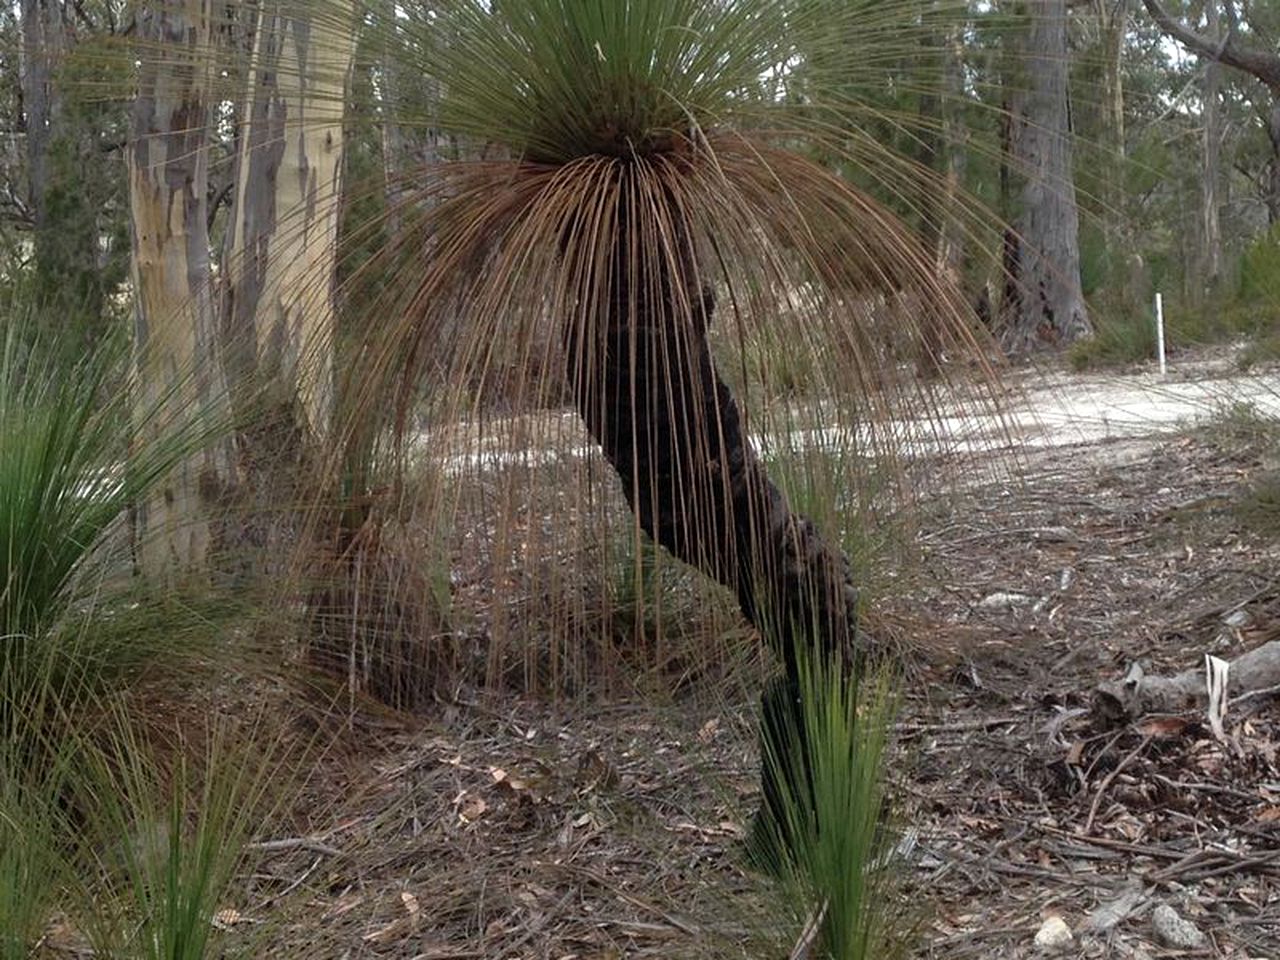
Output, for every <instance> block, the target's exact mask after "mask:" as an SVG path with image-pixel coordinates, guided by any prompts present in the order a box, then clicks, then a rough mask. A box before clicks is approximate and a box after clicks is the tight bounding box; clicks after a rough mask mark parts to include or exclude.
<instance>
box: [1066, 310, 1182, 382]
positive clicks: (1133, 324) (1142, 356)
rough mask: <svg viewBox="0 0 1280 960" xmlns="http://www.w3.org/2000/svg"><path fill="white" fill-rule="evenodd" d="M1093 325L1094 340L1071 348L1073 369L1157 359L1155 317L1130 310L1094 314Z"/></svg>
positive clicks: (1087, 368)
mask: <svg viewBox="0 0 1280 960" xmlns="http://www.w3.org/2000/svg"><path fill="white" fill-rule="evenodd" d="M1093 325H1094V335H1093V336H1092V337H1089V338H1088V339H1086V340H1079V341H1077V342H1076V343H1074V344H1072V346H1071V352H1070V354H1069V358H1070V361H1071V366H1072V368H1073V369H1075V370H1091V369H1096V368H1099V367H1118V366H1128V365H1129V364H1134V363H1142V362H1143V361H1146V360H1152V359H1154V358H1155V356H1156V328H1155V319H1154V318H1153V317H1151V316H1146V315H1143V314H1142V313H1140V312H1133V311H1127V310H1126V311H1115V312H1112V313H1095V314H1094V317H1093ZM1167 334H1168V331H1167V330H1166V335H1167ZM1166 349H1168V340H1166Z"/></svg>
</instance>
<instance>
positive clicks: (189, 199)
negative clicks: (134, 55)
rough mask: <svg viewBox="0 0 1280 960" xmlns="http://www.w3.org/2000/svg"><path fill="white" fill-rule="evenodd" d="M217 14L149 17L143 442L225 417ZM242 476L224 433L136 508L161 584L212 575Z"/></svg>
mask: <svg viewBox="0 0 1280 960" xmlns="http://www.w3.org/2000/svg"><path fill="white" fill-rule="evenodd" d="M211 18H212V7H211V5H210V3H209V0H162V2H158V3H155V4H153V5H151V6H149V7H147V8H144V9H143V10H142V11H141V13H140V18H139V31H140V34H141V35H142V37H143V38H144V40H145V41H146V42H147V43H149V44H151V45H153V46H154V48H155V50H156V52H155V54H154V55H152V56H149V57H147V58H146V59H145V60H144V61H143V62H142V66H141V72H140V76H139V87H138V96H137V99H136V100H135V102H134V105H133V115H132V123H131V130H130V137H129V143H128V148H127V151H126V158H127V164H128V173H129V199H130V207H131V213H132V230H133V236H132V241H133V243H132V252H133V284H134V291H135V304H134V316H135V327H134V329H135V335H134V362H135V370H136V375H137V381H138V389H139V392H140V396H139V403H138V423H137V431H138V435H139V440H140V442H142V443H147V442H155V441H156V440H157V439H159V438H161V437H164V436H165V435H166V434H167V433H170V432H171V431H173V430H174V429H178V430H185V429H190V424H192V423H193V422H194V423H209V422H213V421H215V420H218V419H225V417H226V405H227V393H226V383H225V380H224V379H223V376H222V362H221V357H220V355H219V349H218V338H217V336H216V324H215V315H214V306H213V300H212V296H211V290H210V282H211V274H210V266H209V231H208V225H207V215H208V201H207V196H208V172H209V171H208V164H209V140H208V130H209V111H210V102H209V81H210V76H209V73H210V69H211V68H210V65H209V59H208V46H209V43H210V42H211V22H212V20H211ZM232 482H233V469H232V457H231V450H230V446H229V444H228V443H225V442H219V441H216V440H215V441H214V442H211V443H210V444H208V445H207V446H205V447H204V448H203V449H201V450H200V451H199V452H197V453H195V454H193V455H192V456H190V457H188V458H187V459H185V460H184V461H183V462H181V463H180V464H179V465H178V466H177V467H176V468H175V469H174V470H173V472H172V473H171V474H170V475H169V476H168V478H166V480H165V482H164V483H163V484H162V485H160V487H159V488H158V489H156V490H155V491H154V492H153V493H152V494H151V495H150V496H148V497H147V498H146V499H145V500H143V501H142V502H140V503H138V504H137V505H136V507H135V536H136V555H137V558H138V562H139V565H140V567H141V570H142V572H143V573H144V575H146V576H147V577H148V578H149V579H151V580H152V581H153V582H157V583H174V582H179V581H185V580H190V579H193V578H200V577H204V576H206V575H207V573H208V570H209V562H210V554H211V552H212V551H213V550H214V549H216V547H217V540H218V530H217V527H216V524H217V519H216V516H215V508H216V507H217V506H218V505H219V504H220V503H221V502H222V499H223V497H224V495H225V493H226V490H227V488H228V487H229V486H230V484H231V483H232Z"/></svg>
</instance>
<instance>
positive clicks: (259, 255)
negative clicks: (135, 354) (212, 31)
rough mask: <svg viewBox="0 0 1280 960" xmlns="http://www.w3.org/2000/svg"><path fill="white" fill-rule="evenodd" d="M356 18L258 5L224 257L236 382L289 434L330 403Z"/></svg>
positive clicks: (304, 433)
mask: <svg viewBox="0 0 1280 960" xmlns="http://www.w3.org/2000/svg"><path fill="white" fill-rule="evenodd" d="M355 27H356V23H355V13H354V10H353V7H352V5H351V4H350V2H347V0H335V2H333V3H330V4H327V5H325V6H323V7H321V6H315V7H314V8H308V7H306V6H303V7H299V6H298V5H296V4H286V3H284V2H282V0H267V2H264V3H263V4H262V6H261V7H260V8H259V10H258V13H257V19H256V26H255V29H254V35H253V50H252V53H251V55H250V60H249V64H248V84H247V99H246V102H245V105H244V108H243V111H242V114H241V122H240V123H241V125H240V142H239V145H238V151H237V157H236V187H235V196H234V200H233V204H232V212H231V221H230V224H229V228H228V231H227V240H226V248H225V253H224V258H223V264H224V267H223V269H224V275H225V280H224V288H223V297H224V299H223V323H224V325H225V330H226V334H227V336H228V338H229V341H230V342H232V343H235V344H237V347H238V349H237V351H236V361H237V362H236V364H235V366H236V375H237V376H238V377H244V378H246V381H247V382H248V383H251V384H254V385H255V386H257V387H260V388H263V389H265V390H266V395H267V397H268V402H269V403H270V405H271V406H272V407H273V408H275V409H276V410H279V411H282V412H284V413H285V414H286V416H287V420H288V421H289V422H290V429H289V431H288V432H289V433H291V434H292V435H293V436H294V437H295V439H297V438H305V437H317V436H322V435H323V434H324V433H325V432H326V431H327V430H328V429H329V426H330V418H331V415H332V407H333V358H332V351H333V342H334V324H335V313H334V300H333V283H334V268H335V258H336V252H337V231H338V213H339V204H338V198H339V188H340V184H341V171H342V150H343V129H342V119H343V112H344V107H345V97H346V90H347V81H348V75H349V73H350V69H351V62H352V58H353V56H354V53H355Z"/></svg>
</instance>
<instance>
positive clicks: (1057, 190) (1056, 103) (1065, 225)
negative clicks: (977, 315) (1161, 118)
mask: <svg viewBox="0 0 1280 960" xmlns="http://www.w3.org/2000/svg"><path fill="white" fill-rule="evenodd" d="M1027 9H1028V28H1027V35H1026V42H1025V50H1024V56H1023V58H1022V63H1023V68H1024V70H1025V75H1026V78H1027V79H1026V93H1025V95H1024V96H1022V97H1021V98H1020V102H1019V108H1018V111H1017V113H1016V114H1015V115H1014V117H1013V118H1012V122H1013V124H1014V130H1013V136H1012V145H1013V150H1014V156H1015V158H1016V161H1017V169H1018V172H1019V173H1020V174H1021V175H1022V176H1023V177H1024V178H1025V184H1024V186H1023V189H1022V196H1021V210H1020V213H1019V216H1018V218H1017V220H1016V224H1015V226H1016V230H1015V231H1014V234H1013V236H1011V237H1007V238H1006V244H1008V243H1009V242H1012V243H1014V244H1016V250H1013V251H1006V269H1009V270H1011V271H1012V276H1011V277H1010V278H1009V283H1010V285H1011V286H1013V287H1015V288H1016V291H1017V295H1016V296H1012V297H1006V300H1005V303H1004V304H1003V305H1002V317H1001V320H1002V327H1003V339H1004V341H1005V345H1006V347H1007V348H1008V349H1010V350H1011V351H1013V352H1024V351H1027V350H1031V349H1034V348H1035V347H1038V346H1044V345H1061V344H1067V343H1070V342H1072V341H1074V340H1078V339H1080V338H1081V337H1086V336H1089V335H1090V334H1091V333H1092V332H1093V328H1092V326H1091V325H1090V323H1089V315H1088V311H1087V310H1086V308H1085V303H1084V294H1083V291H1082V289H1081V286H1080V242H1079V231H1080V224H1079V212H1078V210H1077V208H1076V192H1075V181H1074V179H1073V177H1074V174H1073V170H1072V150H1071V132H1070V126H1069V108H1068V102H1067V76H1068V73H1069V67H1070V61H1069V57H1068V50H1067V10H1066V3H1065V0H1031V2H1029V3H1028V4H1027Z"/></svg>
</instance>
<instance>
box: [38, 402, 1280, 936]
mask: <svg viewBox="0 0 1280 960" xmlns="http://www.w3.org/2000/svg"><path fill="white" fill-rule="evenodd" d="M1274 455H1275V454H1274V448H1273V447H1270V446H1269V444H1268V443H1263V442H1261V440H1260V438H1259V436H1258V435H1257V434H1256V433H1255V432H1253V430H1252V429H1251V422H1250V421H1248V420H1247V418H1246V417H1244V416H1242V415H1241V414H1240V413H1239V412H1238V411H1237V412H1236V413H1234V414H1232V413H1225V414H1223V415H1221V416H1220V417H1218V418H1216V419H1214V420H1212V421H1211V422H1210V423H1209V424H1207V425H1201V426H1189V427H1185V426H1184V427H1181V428H1179V429H1176V430H1172V431H1168V430H1166V431H1164V432H1161V433H1156V434H1151V435H1147V436H1118V437H1114V438H1112V439H1095V440H1093V441H1090V442H1088V443H1079V444H1067V445H1063V446H1051V447H1047V448H1044V449H1035V450H1029V451H1027V452H1025V453H1024V455H1023V456H1022V457H1021V458H1020V460H1019V469H1018V470H1017V471H1015V472H1014V473H1013V474H1011V475H1010V477H1007V478H1004V479H998V478H988V479H978V480H973V481H972V482H969V483H967V484H962V485H960V486H961V490H960V492H958V493H953V494H951V495H949V496H947V497H945V498H935V499H933V500H932V501H930V502H929V503H927V504H925V505H924V516H923V519H922V521H921V523H920V530H919V533H918V543H917V546H918V547H919V552H920V554H921V556H922V558H923V560H922V562H921V564H920V565H919V568H918V569H916V570H913V571H911V572H910V573H909V574H904V582H902V583H899V584H897V585H896V587H895V589H894V591H893V594H892V596H890V597H889V598H887V599H884V600H881V601H879V602H878V606H877V610H876V612H875V614H874V615H873V617H872V618H871V622H872V623H873V625H874V626H873V629H879V630H884V631H889V632H892V634H893V635H894V637H895V638H896V639H897V640H898V642H900V643H901V644H903V645H904V646H905V648H906V649H907V650H908V651H910V660H911V663H912V669H911V671H910V673H909V676H908V677H907V679H906V684H905V690H904V701H903V709H902V713H901V716H900V719H899V723H898V727H897V734H898V738H897V739H898V746H897V750H896V754H895V758H894V761H893V762H892V764H891V770H890V778H891V788H890V794H891V796H892V798H893V801H894V804H895V808H896V816H897V820H898V821H899V824H900V825H899V827H898V829H899V830H900V831H901V833H902V835H903V837H904V841H903V842H902V843H900V844H899V845H898V855H899V856H900V857H901V858H902V869H903V873H904V881H905V889H904V891H903V907H902V909H904V910H911V911H918V912H919V919H920V922H921V939H920V944H921V945H920V947H919V949H918V952H917V954H916V955H917V956H920V957H937V958H964V957H999V958H1016V957H1035V956H1045V955H1049V954H1046V953H1045V951H1043V950H1042V949H1041V948H1039V947H1037V946H1036V945H1035V943H1034V938H1035V937H1036V935H1037V932H1038V931H1040V930H1041V928H1042V926H1043V925H1044V924H1045V922H1046V920H1047V919H1048V918H1050V917H1053V916H1058V917H1060V918H1061V920H1062V921H1063V922H1065V924H1066V925H1067V926H1068V927H1069V928H1070V930H1071V931H1072V935H1073V936H1072V941H1071V943H1070V944H1069V945H1068V946H1067V947H1066V948H1065V949H1063V950H1062V951H1061V952H1059V953H1057V954H1054V955H1057V956H1069V957H1076V956H1078V957H1090V958H1092V957H1116V958H1129V957H1132V958H1135V960H1136V958H1142V957H1149V958H1158V957H1231V958H1274V957H1275V956H1277V953H1276V944H1277V943H1280V709H1278V707H1277V699H1276V696H1275V691H1271V692H1270V694H1263V695H1259V696H1252V697H1247V698H1242V699H1240V700H1239V701H1237V702H1234V703H1232V704H1231V706H1230V709H1229V710H1228V713H1227V718H1226V725H1225V731H1224V732H1225V737H1224V738H1223V739H1221V740H1220V739H1218V738H1216V737H1215V735H1214V734H1213V733H1212V732H1211V730H1210V728H1209V725H1208V723H1207V721H1206V717H1205V714H1204V711H1203V710H1191V711H1188V712H1186V713H1182V714H1178V715H1170V716H1158V717H1145V718H1142V719H1140V720H1138V721H1136V722H1134V723H1131V724H1121V725H1108V724H1105V723H1103V722H1101V721H1100V720H1098V719H1095V717H1094V716H1093V713H1092V711H1091V705H1092V704H1091V691H1092V690H1093V689H1094V687H1095V686H1096V685H1097V684H1098V683H1099V682H1101V681H1106V680H1114V679H1116V678H1118V677H1119V676H1120V675H1121V674H1122V673H1123V671H1124V669H1125V667H1126V665H1127V664H1128V663H1129V662H1130V661H1132V660H1134V659H1138V658H1143V659H1145V660H1146V661H1148V662H1149V669H1150V670H1153V671H1154V672H1157V673H1176V672H1178V671H1181V670H1183V669H1186V668H1189V667H1194V666H1196V665H1197V664H1199V663H1200V662H1201V661H1202V660H1203V657H1204V655H1205V654H1206V653H1212V654H1214V655H1216V656H1220V657H1223V658H1225V659H1230V658H1232V657H1234V656H1236V655H1237V654H1239V653H1240V652H1242V651H1244V650H1247V649H1251V648H1253V647H1256V646H1258V645H1259V644H1261V643H1263V642H1266V641H1268V640H1271V639H1275V638H1277V637H1280V579H1278V578H1277V574H1276V570H1277V569H1278V565H1277V546H1276V541H1275V537H1274V531H1273V530H1261V529H1255V527H1256V526H1257V524H1256V523H1255V521H1254V519H1252V518H1251V516H1250V514H1249V513H1248V512H1247V511H1245V510H1243V509H1242V506H1241V505H1242V504H1244V503H1246V502H1248V501H1249V499H1250V497H1252V496H1255V495H1256V494H1255V493H1254V492H1253V491H1255V485H1256V484H1257V483H1258V481H1259V478H1260V477H1263V476H1264V475H1266V473H1267V471H1269V470H1274V468H1275V462H1274ZM964 456H971V457H975V458H978V459H980V458H981V457H984V456H986V457H990V456H991V454H985V455H981V454H965V455H964ZM952 466H954V464H952ZM978 475H980V473H979V472H975V473H974V476H978ZM1273 522H1274V521H1273ZM528 622H529V623H530V624H533V623H534V622H535V621H534V620H529V621H528ZM759 668H760V665H759V664H756V665H754V666H753V667H751V668H750V669H755V670H758V669H759ZM750 686H751V684H750V683H745V684H740V685H733V684H729V685H726V684H724V683H719V684H717V683H712V682H699V681H698V680H697V679H694V680H693V681H691V682H689V683H687V684H685V685H684V686H683V687H682V688H681V689H679V690H678V691H677V692H675V693H672V694H670V695H668V696H666V697H661V696H655V695H654V693H653V691H652V690H648V691H646V693H645V695H643V696H640V695H636V696H630V697H628V696H625V695H623V696H609V697H604V698H602V697H598V696H587V695H586V694H583V695H582V696H580V697H578V698H576V699H574V698H569V699H561V700H558V701H552V700H550V699H548V698H531V697H518V698H513V697H507V696H501V695H498V694H494V693H482V692H478V691H476V690H471V689H467V688H461V689H459V690H457V691H456V692H455V694H454V695H452V696H449V697H442V698H439V700H438V702H437V703H435V704H434V705H433V706H430V707H428V708H427V709H425V710H423V711H421V712H420V713H419V714H418V715H417V716H412V717H411V716H409V715H406V714H397V713H392V712H390V711H384V710H381V709H379V708H376V707H374V706H372V705H370V704H367V703H366V704H359V703H357V704H355V705H354V706H352V707H351V708H350V709H347V710H343V711H340V713H341V716H340V717H338V718H337V719H334V717H333V716H332V715H329V716H328V717H327V719H324V720H323V721H321V725H322V730H321V735H320V736H321V738H322V739H323V740H324V741H325V742H329V741H330V740H332V747H331V748H329V749H328V750H327V752H326V754H325V757H324V759H323V761H322V762H321V763H320V764H319V765H318V766H317V768H316V770H315V773H314V775H312V776H311V777H310V779H309V782H308V786H307V789H306V790H305V791H304V793H303V795H302V796H301V797H300V799H299V800H298V803H297V805H296V808H295V810H294V812H293V814H292V817H291V820H292V823H293V824H294V832H293V833H292V835H289V836H283V835H282V836H277V837H261V838H259V843H258V845H257V850H258V853H259V854H260V855H261V860H260V861H258V862H257V864H256V866H255V868H254V871H253V873H252V875H251V876H248V877H246V878H245V879H246V882H247V890H248V892H247V894H246V896H245V898H244V901H243V902H244V903H245V904H246V907H245V908H244V909H243V910H238V911H233V912H229V913H227V914H226V915H225V916H224V917H223V918H222V919H223V921H224V922H225V923H226V924H227V925H228V926H230V927H231V929H232V936H231V939H230V941H229V945H231V944H234V943H235V942H236V941H237V940H241V938H242V937H243V938H246V939H248V940H250V941H253V942H254V943H255V946H253V947H252V952H253V953H254V954H255V955H259V956H264V957H266V956H275V955H282V956H295V955H306V956H311V957H317V958H333V960H338V958H355V957H394V958H404V960H409V958H413V960H429V958H433V960H445V958H469V957H477V958H479V957H494V958H497V957H505V958H516V957H520V958H524V957H528V958H555V960H569V958H599V960H604V958H612V957H618V958H621V957H731V956H739V957H749V956H750V957H758V956H775V955H777V956H785V955H786V954H787V952H788V950H789V949H790V944H789V943H788V942H787V940H786V938H787V931H791V934H792V935H794V929H795V928H794V926H792V925H789V923H788V921H787V920H786V918H785V917H784V916H783V915H782V914H781V913H780V912H779V911H780V908H779V907H777V906H776V895H775V894H774V892H773V888H772V887H771V885H770V884H769V883H768V882H767V881H765V880H764V879H763V878H761V877H760V876H758V875H757V874H755V873H753V872H751V871H750V870H748V869H747V868H746V867H745V865H744V860H743V856H742V852H741V847H740V842H741V839H742V837H743V835H744V831H745V828H746V826H747V824H748V822H749V818H750V815H751V813H752V811H753V810H754V808H755V806H756V804H757V802H758V793H757V791H758V759H757V747H756V739H755V737H756V734H755V720H754V717H755V710H756V704H755V701H754V699H753V698H752V696H751V695H750V693H749V689H750ZM726 690H737V691H739V692H737V693H727V692H726ZM260 695H261V696H262V697H264V698H267V699H270V698H278V699H279V700H280V702H279V703H278V704H277V705H276V706H274V707H273V708H272V709H278V710H279V711H281V712H282V713H283V714H284V715H285V716H284V718H283V722H285V723H287V724H292V725H294V726H295V727H296V728H297V729H299V730H311V729H312V724H314V723H315V722H316V719H317V717H320V716H323V715H324V714H323V711H321V710H319V709H312V708H310V707H303V706H301V705H299V703H298V702H297V701H296V699H291V698H289V697H287V696H283V695H282V693H281V691H280V690H279V689H277V688H275V687H269V688H266V689H264V690H263V691H262V692H261V694H260ZM1161 905H1167V906H1168V907H1172V908H1173V910H1174V911H1176V913H1177V914H1178V915H1179V916H1180V917H1181V918H1183V919H1185V920H1186V921H1189V922H1190V923H1191V924H1192V925H1194V927H1195V929H1196V930H1198V931H1199V932H1200V934H1201V935H1202V937H1203V939H1201V940H1199V941H1198V942H1196V943H1194V944H1192V943H1190V942H1188V943H1184V944H1183V945H1181V946H1174V945H1173V942H1172V941H1171V940H1169V939H1168V937H1169V936H1170V935H1169V934H1168V933H1167V931H1165V932H1159V931H1157V929H1156V927H1155V926H1154V925H1153V917H1154V915H1155V913H1156V908H1157V907H1159V906H1161ZM242 943H243V941H242ZM75 946H76V945H75V940H74V937H70V936H68V937H65V938H62V939H60V936H59V932H58V931H57V930H53V931H51V935H50V936H49V937H48V938H47V939H46V942H45V947H46V948H47V949H51V950H53V951H56V952H58V953H62V952H63V951H64V950H74V949H75Z"/></svg>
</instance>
